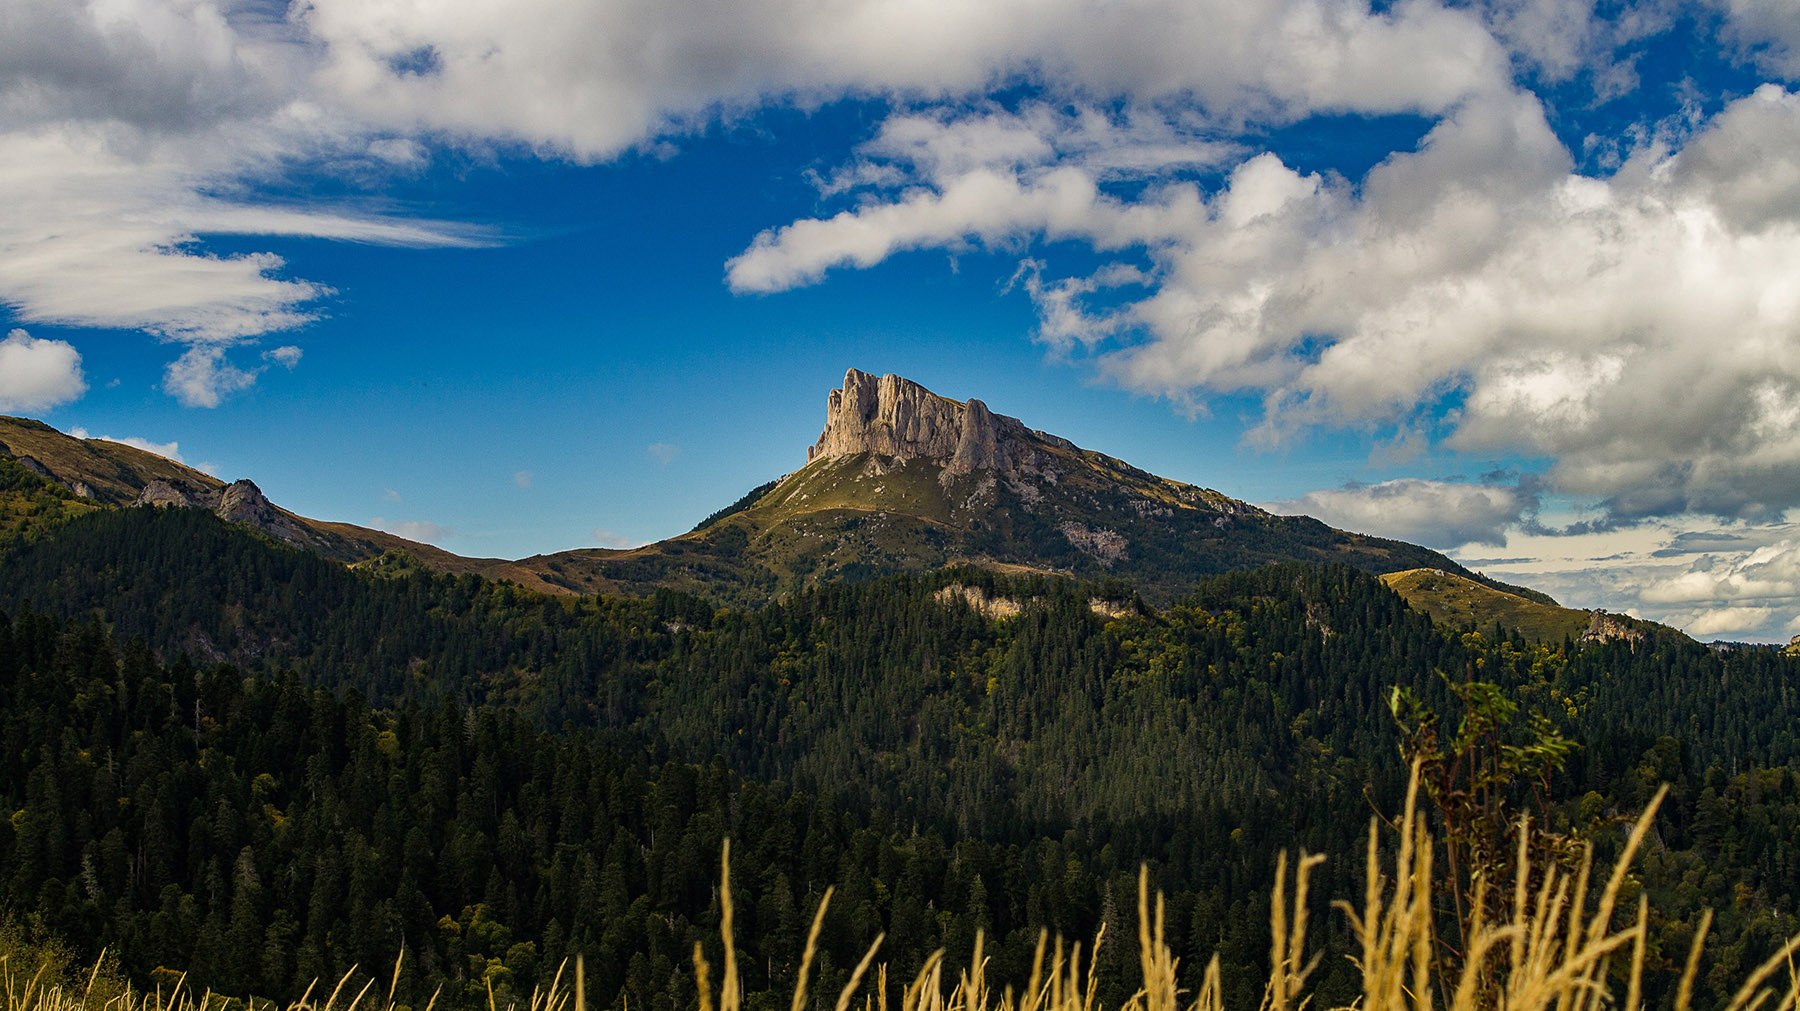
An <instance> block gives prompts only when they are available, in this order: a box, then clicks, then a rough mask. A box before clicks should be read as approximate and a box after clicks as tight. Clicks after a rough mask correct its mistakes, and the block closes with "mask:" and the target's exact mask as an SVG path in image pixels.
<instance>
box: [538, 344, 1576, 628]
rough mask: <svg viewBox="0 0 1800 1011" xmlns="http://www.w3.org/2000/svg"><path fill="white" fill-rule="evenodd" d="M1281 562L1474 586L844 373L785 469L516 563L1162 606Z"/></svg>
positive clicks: (592, 584) (579, 578)
mask: <svg viewBox="0 0 1800 1011" xmlns="http://www.w3.org/2000/svg"><path fill="white" fill-rule="evenodd" d="M1288 561H1300V562H1343V563H1346V564H1349V565H1352V566H1354V567H1356V568H1359V569H1363V570H1365V571H1368V572H1373V573H1384V572H1392V571H1399V570H1405V569H1413V568H1421V567H1429V568H1435V569H1441V570H1444V571H1449V572H1454V573H1458V574H1460V575H1463V576H1466V577H1468V578H1470V579H1476V580H1482V579H1483V577H1480V576H1478V575H1476V574H1474V573H1471V572H1468V571H1467V570H1465V569H1463V568H1462V567H1461V566H1459V565H1457V564H1456V563H1455V562H1453V561H1451V560H1450V559H1449V558H1447V557H1445V556H1444V555H1441V554H1439V553H1437V552H1435V551H1431V550H1429V549H1427V548H1422V547H1419V546H1418V545H1415V544H1407V543H1405V542H1402V541H1395V540H1388V539H1385V538H1380V537H1370V536H1366V535H1362V534H1355V533H1349V532H1346V531H1342V530H1335V529H1333V528H1331V527H1328V526H1326V525H1325V524H1323V523H1320V522H1319V521H1318V520H1315V519H1311V518H1309V517H1305V516H1277V515H1275V514H1273V513H1270V512H1267V511H1266V510H1263V509H1259V508H1257V507H1256V506H1253V505H1251V504H1249V503H1247V502H1242V501H1239V500H1237V499H1233V498H1230V497H1228V496H1226V495H1224V494H1222V493H1220V492H1217V491H1214V490H1212V489H1210V488H1200V487H1196V486H1194V485H1190V484H1184V483H1182V482H1179V481H1172V480H1169V479H1168V478H1163V477H1158V476H1156V475H1154V474H1150V473H1147V472H1145V471H1143V470H1140V469H1138V468H1136V467H1133V466H1131V465H1130V464H1128V463H1125V462H1123V461H1121V460H1116V459H1114V458H1112V457H1110V456H1106V455H1104V454H1101V453H1097V452H1094V451H1092V450H1087V449H1082V448H1081V447H1079V446H1076V445H1075V444H1074V443H1072V442H1069V441H1068V440H1067V439H1062V438H1059V437H1057V436H1054V435H1050V434H1048V433H1045V432H1041V431H1037V430H1034V429H1032V428H1029V427H1027V426H1026V425H1025V424H1024V423H1023V422H1021V421H1019V420H1018V419H1017V418H1010V417H1006V416H1005V415H1000V414H995V413H993V412H992V411H990V410H989V409H988V407H987V405H986V404H984V403H982V402H981V401H980V400H968V401H958V400H953V399H950V398H948V397H943V396H940V395H938V394H936V393H933V392H931V391H930V390H927V389H926V388H925V387H923V386H920V385H919V384H917V383H915V382H912V381H911V380H908V379H904V378H901V377H899V376H894V375H887V376H881V377H876V376H873V375H870V374H868V373H865V372H860V371H857V370H855V369H851V370H850V371H849V372H848V373H846V374H845V376H844V385H843V386H842V387H841V388H839V389H836V390H833V391H831V393H830V395H829V397H828V398H827V401H826V411H825V426H824V430H823V431H822V432H821V433H820V435H819V438H818V441H817V442H816V443H814V445H813V446H812V447H811V448H810V449H809V450H808V452H807V462H806V465H805V466H803V467H801V468H800V469H799V470H797V471H795V472H794V473H792V474H789V475H787V476H785V477H783V478H781V479H780V480H778V481H775V482H771V483H770V484H768V485H764V486H763V487H762V488H759V489H756V490H755V491H753V492H751V493H750V494H749V495H746V496H745V497H744V498H743V499H742V500H740V501H739V502H738V503H736V504H734V505H733V506H731V507H729V508H727V509H724V510H721V511H720V512H719V513H716V514H714V515H713V516H711V517H709V518H708V519H707V520H706V521H704V522H702V523H701V524H700V526H699V527H697V528H696V529H695V530H693V531H691V532H690V533H687V534H684V535H682V536H680V537H676V538H672V539H670V540H667V541H662V542H659V543H657V544H652V545H647V546H645V547H643V548H638V549H635V550H632V551H624V552H615V551H602V550H583V551H570V552H561V553H559V554H554V555H546V556H541V557H539V558H534V559H527V560H525V561H524V562H522V563H521V564H522V565H526V566H530V567H533V568H536V569H538V570H539V571H540V573H548V574H549V575H546V576H545V578H546V579H550V580H552V581H560V582H561V583H562V585H565V586H566V587H568V588H570V589H578V590H589V591H593V590H603V591H614V592H617V591H624V592H633V591H641V589H642V588H644V587H648V586H674V587H678V588H682V589H688V590H694V591H699V592H711V593H713V594H716V595H723V596H726V597H728V598H729V597H741V596H742V595H743V594H744V592H745V590H746V588H748V589H750V590H752V591H753V592H756V593H763V592H767V591H768V590H771V589H776V588H786V587H792V586H796V585H807V584H810V583H813V582H817V581H819V580H822V579H858V578H866V577H868V576H871V575H875V574H878V573H883V572H892V571H905V570H917V569H930V568H938V567H941V566H945V565H954V564H971V565H978V566H981V567H985V568H991V569H994V570H997V571H1002V572H1018V571H1037V572H1055V573H1064V574H1070V575H1078V576H1087V577H1107V576H1111V577H1119V578H1123V579H1127V580H1129V581H1130V582H1132V583H1133V584H1134V585H1135V586H1136V587H1137V588H1138V589H1140V590H1141V591H1143V592H1145V593H1146V594H1148V595H1149V596H1151V597H1152V598H1157V599H1168V598H1170V597H1172V596H1174V595H1176V594H1178V593H1180V592H1182V591H1183V589H1184V588H1185V587H1186V586H1187V585H1189V584H1191V583H1192V582H1193V580H1195V579H1196V578H1198V577H1200V576H1203V575H1207V574H1211V573H1218V572H1224V571H1228V570H1231V569H1239V568H1248V567H1253V566H1258V565H1264V564H1267V563H1270V562H1288ZM1483 581H1484V582H1489V585H1493V586H1495V587H1496V588H1498V589H1501V590H1504V591H1507V592H1510V593H1514V594H1519V595H1524V596H1526V597H1528V598H1532V599H1537V600H1539V601H1542V602H1545V603H1550V601H1549V598H1547V597H1544V596H1543V595H1542V594H1537V593H1535V591H1531V590H1523V589H1520V588H1517V587H1508V586H1504V585H1502V584H1497V583H1491V581H1485V580H1483Z"/></svg>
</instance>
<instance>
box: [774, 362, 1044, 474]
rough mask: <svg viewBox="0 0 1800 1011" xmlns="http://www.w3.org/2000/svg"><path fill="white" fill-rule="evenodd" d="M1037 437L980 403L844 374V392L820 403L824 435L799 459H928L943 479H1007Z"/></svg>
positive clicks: (903, 382) (891, 379)
mask: <svg viewBox="0 0 1800 1011" xmlns="http://www.w3.org/2000/svg"><path fill="white" fill-rule="evenodd" d="M1039 438H1043V436H1040V435H1039V434H1038V433H1036V432H1033V431H1031V430H1030V429H1028V428H1026V427H1025V425H1024V424H1023V423H1021V422H1020V421H1019V420H1018V419H1017V418H1008V417H1006V416H1005V415H1000V414H995V413H993V412H992V411H990V410H988V408H987V405H986V404H984V403H982V402H981V401H979V400H970V401H968V402H967V403H964V402H962V401H957V400H951V399H950V398H948V397H940V396H938V395H937V394H935V393H933V392H931V391H930V390H928V389H926V388H925V387H923V386H920V385H919V384H918V383H915V382H913V381H912V380H910V379H902V378H901V377H899V376H894V375H887V376H882V377H880V378H876V377H875V376H872V375H869V374H868V373H867V372H859V371H857V370H856V369H851V370H850V371H849V372H846V373H845V374H844V385H843V388H842V389H836V390H832V391H831V395H830V396H829V397H828V398H827V399H826V406H825V431H824V432H822V433H821V434H820V435H819V441H818V442H817V443H815V444H814V445H813V447H812V448H811V449H809V450H808V451H807V454H806V459H807V461H808V462H811V461H813V460H817V459H819V458H821V457H824V458H827V459H830V458H834V457H842V456H852V455H855V454H857V453H876V454H879V455H881V456H885V457H892V458H894V459H899V460H931V461H934V462H936V463H939V464H942V465H943V467H944V475H945V476H947V477H950V476H955V475H958V474H970V473H974V472H975V471H978V470H983V471H998V472H1001V473H1007V472H1009V471H1011V470H1013V469H1014V468H1015V467H1017V466H1019V465H1020V464H1022V463H1024V462H1025V461H1026V458H1028V457H1029V456H1031V455H1032V454H1033V452H1034V448H1033V446H1032V442H1033V440H1034V439H1039Z"/></svg>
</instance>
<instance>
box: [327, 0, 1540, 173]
mask: <svg viewBox="0 0 1800 1011" xmlns="http://www.w3.org/2000/svg"><path fill="white" fill-rule="evenodd" d="M300 22H301V24H302V26H303V27H304V28H305V30H306V32H307V33H308V35H309V36H310V37H311V38H312V39H314V40H316V41H317V42H318V43H319V44H320V46H321V49H322V51H323V52H324V54H325V57H324V60H323V63H322V66H321V67H320V68H319V70H318V72H317V76H316V81H317V84H318V86H319V87H320V89H321V91H322V92H324V93H326V94H329V95H331V96H333V97H334V98H335V99H336V101H337V102H339V103H341V104H342V105H344V106H346V107H348V108H351V109H353V110H355V111H356V112H357V114H358V115H360V116H362V117H364V118H366V119H368V120H370V121H374V122H380V123H384V124H388V125H390V126H391V127H393V128H395V129H398V130H402V131H406V130H412V129H418V128H421V127H422V128H426V129H432V130H440V131H445V132H449V133H453V134H460V135H463V136H474V137H481V138H492V137H499V138H508V139H513V140H516V141H519V142H523V143H526V144H530V145H533V146H536V147H540V148H546V149H550V150H554V151H559V152H564V153H567V154H570V155H573V156H575V157H578V158H585V159H596V158H603V157H607V156H610V155H612V154H614V153H616V152H617V151H619V150H621V149H624V148H627V147H631V146H633V145H636V144H639V143H641V142H643V141H644V140H646V139H647V138H649V137H652V136H655V135H658V134H661V133H664V132H666V131H668V130H670V129H679V128H681V127H682V126H684V125H689V124H692V123H694V122H696V121H702V120H705V119H708V118H711V117H713V116H716V115H718V114H720V113H721V112H728V111H729V110H731V109H733V108H743V107H746V106H752V105H755V104H757V103H760V102H762V101H764V100H766V99H768V98H770V97H787V98H792V99H794V100H798V101H801V102H809V101H818V100H822V99H826V98H831V97H836V96H838V95H842V94H845V93H850V94H895V95H903V96H915V97H919V98H931V97H939V96H956V95H966V94H972V93H979V92H982V91H985V90H986V89H987V88H989V87H990V86H992V85H995V84H996V83H999V82H1004V81H1007V80H1009V79H1014V80H1016V79H1024V78H1033V79H1037V80H1042V81H1047V82H1051V83H1053V84H1055V85H1057V86H1059V87H1063V88H1067V89H1070V90H1073V91H1077V92H1084V93H1088V94H1095V95H1100V96H1104V97H1116V96H1131V97H1133V98H1136V99H1140V100H1154V99H1157V98H1161V97H1175V96H1180V97H1184V98H1192V99H1194V100H1196V101H1198V102H1199V103H1200V104H1201V105H1203V106H1205V107H1207V108H1208V109H1210V110H1213V112H1214V113H1215V114H1217V115H1220V116H1227V117H1239V118H1241V117H1244V116H1260V117H1265V118H1266V117H1298V116H1302V115H1304V114H1306V113H1307V112H1310V111H1313V110H1317V109H1340V110H1364V111H1414V110H1419V111H1427V112H1436V111H1440V110H1443V109H1445V108H1448V107H1449V106H1451V105H1453V104H1454V103H1455V102H1456V101H1458V100H1459V99H1460V98H1461V97H1462V96H1464V95H1467V94H1469V93H1471V92H1474V91H1479V90H1483V89H1486V88H1490V87H1492V86H1493V85H1494V84H1495V83H1496V82H1498V81H1501V80H1503V79H1504V78H1505V76H1506V73H1507V57H1506V53H1505V51H1504V50H1503V49H1502V48H1501V46H1500V45H1498V44H1497V43H1496V42H1495V41H1494V39H1493V38H1492V37H1491V36H1490V35H1489V34H1488V33H1487V32H1486V31H1485V30H1484V29H1483V27H1482V25H1481V23H1480V21H1479V19H1478V18H1476V17H1473V16H1471V15H1469V14H1466V13H1464V12H1459V11H1453V10H1446V9H1444V8H1442V7H1440V6H1437V5H1435V4H1430V3H1420V2H1411V3H1402V4H1397V5H1395V6H1393V7H1392V8H1391V9H1390V10H1388V11H1387V12H1386V13H1382V14H1377V13H1373V12H1371V11H1369V10H1367V9H1364V8H1362V7H1360V6H1359V5H1355V4H1343V3H1335V2H1328V0H1273V2H1268V3H1257V4H1244V3H1240V2H1237V0H1188V2H1173V0H1149V2H1144V3H1134V4H1117V5H1112V4H1093V3H1088V2H1085V0H928V2H920V3H907V4H874V3H844V4H827V5H820V4H815V3H808V2H804V0H746V2H742V3H734V4H724V5H721V4H713V3H706V2H704V0H673V2H659V0H606V2H598V3H580V4H575V3H567V2H563V0H513V2H508V3H497V2H482V3H473V4H460V5H455V6H442V7H438V6H430V5H426V6H423V7H422V6H420V5H418V4H416V3H411V2H407V0H313V2H311V3H309V4H307V5H306V6H305V7H304V8H303V13H302V14H301V17H300ZM547 82H550V83H553V85H554V86H548V87H547V86H545V85H546V83H547Z"/></svg>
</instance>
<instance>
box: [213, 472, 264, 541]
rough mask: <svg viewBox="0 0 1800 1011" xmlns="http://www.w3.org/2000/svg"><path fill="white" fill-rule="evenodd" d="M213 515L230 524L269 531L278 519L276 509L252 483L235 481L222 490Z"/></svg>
mask: <svg viewBox="0 0 1800 1011" xmlns="http://www.w3.org/2000/svg"><path fill="white" fill-rule="evenodd" d="M213 514H214V515H216V516H218V517H219V518H220V519H222V520H225V521H227V522H229V523H242V524H244V525H246V526H252V527H255V528H257V529H258V530H266V529H268V527H269V526H270V525H271V524H272V523H273V522H274V520H275V517H276V512H275V507H274V506H273V505H271V504H269V499H268V497H267V496H265V495H264V494H263V493H262V489H261V488H258V487H257V486H256V485H255V484H254V483H252V482H250V481H233V482H231V483H230V484H228V485H226V486H225V487H224V488H222V489H220V491H219V501H218V503H217V504H216V505H214V506H213Z"/></svg>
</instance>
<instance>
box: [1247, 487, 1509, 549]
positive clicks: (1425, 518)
mask: <svg viewBox="0 0 1800 1011" xmlns="http://www.w3.org/2000/svg"><path fill="white" fill-rule="evenodd" d="M1269 509H1270V510H1271V511H1273V512H1278V513H1286V514H1302V515H1307V516H1312V517H1314V518H1316V519H1321V520H1324V521H1325V522H1326V523H1329V524H1331V525H1332V526H1334V527H1338V528H1339V529H1342V530H1352V531H1355V532H1357V533H1367V534H1376V535H1378V536H1382V537H1392V538H1395V539H1397V540H1403V541H1411V542H1413V543H1415V544H1423V545H1426V546H1428V547H1435V548H1445V549H1448V548H1455V547H1459V546H1461V545H1466V544H1485V545H1492V546H1496V547H1499V546H1504V545H1505V544H1506V534H1507V530H1508V529H1509V528H1511V527H1513V526H1516V525H1517V524H1518V523H1519V522H1520V520H1521V518H1522V517H1523V516H1524V515H1525V514H1526V513H1528V512H1533V511H1535V510H1536V509H1537V497H1536V495H1534V494H1533V493H1531V492H1530V491H1529V490H1526V489H1522V488H1519V487H1503V486H1497V485H1480V484H1468V483H1465V482H1459V481H1431V480H1425V479H1422V478H1402V479H1399V480H1393V481H1382V482H1380V483H1379V484H1350V485H1345V486H1344V487H1342V488H1332V489H1326V490H1323V491H1315V492H1309V493H1307V494H1306V495H1303V496H1301V497H1300V498H1297V499H1289V500H1287V501H1283V502H1274V503H1270V504H1269Z"/></svg>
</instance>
